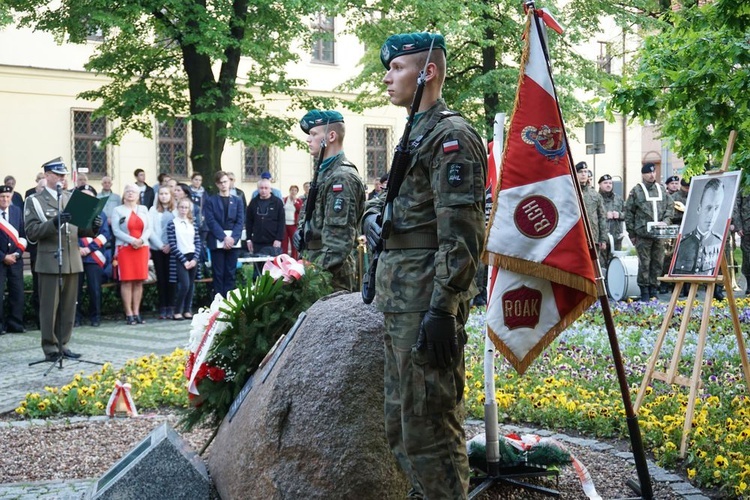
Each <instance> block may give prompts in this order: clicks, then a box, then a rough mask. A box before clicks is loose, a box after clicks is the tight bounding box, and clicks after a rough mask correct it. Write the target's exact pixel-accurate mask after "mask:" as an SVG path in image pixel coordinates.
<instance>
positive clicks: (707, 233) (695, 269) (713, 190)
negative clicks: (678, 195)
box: [669, 171, 741, 277]
mask: <svg viewBox="0 0 750 500" xmlns="http://www.w3.org/2000/svg"><path fill="white" fill-rule="evenodd" d="M740 173H741V172H739V171H736V172H724V173H721V174H712V175H699V176H695V177H693V178H692V179H691V180H690V191H689V192H688V198H687V205H686V207H685V216H684V217H683V218H682V225H681V226H680V233H679V235H678V236H677V247H676V248H675V251H674V255H673V257H672V264H671V265H670V268H669V275H670V276H713V277H716V276H717V275H718V274H719V267H720V262H721V261H720V260H719V258H720V257H721V255H722V254H723V252H724V243H725V242H726V240H727V233H728V232H729V224H730V222H731V219H732V208H733V207H734V202H735V198H736V197H737V190H738V188H739V185H740Z"/></svg>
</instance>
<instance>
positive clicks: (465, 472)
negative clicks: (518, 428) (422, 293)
mask: <svg viewBox="0 0 750 500" xmlns="http://www.w3.org/2000/svg"><path fill="white" fill-rule="evenodd" d="M465 311H466V312H468V304H466V307H465ZM423 315H424V313H385V432H386V437H387V439H388V444H389V445H390V447H391V451H392V452H393V454H394V456H395V457H396V460H397V461H398V463H399V465H400V466H401V468H402V469H403V470H404V472H405V473H406V475H407V477H408V478H409V481H410V482H411V484H412V489H413V494H415V498H418V497H419V495H420V494H421V495H423V497H424V498H426V499H427V500H442V499H446V500H457V499H465V498H467V491H468V487H469V459H468V456H467V455H466V437H465V435H464V430H463V425H462V424H463V416H464V415H463V402H462V399H463V390H464V375H465V374H464V359H463V347H462V348H461V351H460V356H459V360H458V361H457V363H456V365H455V366H454V367H453V368H452V369H446V370H438V369H436V368H431V367H430V366H429V365H428V364H427V357H426V355H425V354H424V352H422V351H418V350H417V349H416V347H415V344H416V342H417V335H418V332H419V325H420V323H421V321H422V316H423ZM463 318H464V320H463V321H460V324H463V322H465V318H466V315H465V314H464V315H463ZM462 340H463V341H462V342H461V345H462V346H463V344H465V338H464V339H462Z"/></svg>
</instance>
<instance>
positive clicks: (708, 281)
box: [634, 131, 750, 458]
mask: <svg viewBox="0 0 750 500" xmlns="http://www.w3.org/2000/svg"><path fill="white" fill-rule="evenodd" d="M735 139H736V132H735V131H732V133H731V134H730V136H729V144H728V145H727V151H726V152H725V154H724V162H723V163H722V168H721V169H719V170H717V171H715V172H709V173H710V174H719V173H723V172H726V169H727V166H728V165H729V157H730V156H731V151H732V148H733V146H734V141H735ZM725 244H726V243H725ZM719 263H720V265H721V273H722V274H721V275H719V276H717V277H715V278H714V277H709V276H678V277H670V276H664V277H662V278H659V281H662V282H665V283H674V284H675V287H674V291H673V292H672V298H671V299H670V301H669V306H668V307H667V311H666V314H665V316H664V321H663V322H662V325H661V331H660V333H659V337H658V338H657V339H656V345H655V346H654V354H653V355H652V356H651V358H650V360H649V363H648V367H647V368H646V373H645V374H644V376H643V382H642V383H641V388H640V389H639V391H638V397H637V398H636V400H635V405H634V409H635V411H636V413H637V412H638V409H639V408H640V407H641V403H642V402H643V397H644V396H645V394H646V388H647V387H648V385H649V384H650V383H651V381H652V380H661V381H663V382H666V383H667V384H677V385H680V386H683V387H689V388H690V397H689V399H688V406H687V410H686V411H685V425H684V427H683V429H682V442H681V444H680V458H685V454H686V452H687V438H688V434H689V433H690V429H691V427H692V423H693V414H694V412H695V400H696V398H697V396H698V388H699V387H700V385H701V381H700V378H701V368H702V363H703V350H704V348H705V347H706V334H707V331H708V321H709V318H710V317H711V301H712V299H713V296H714V289H715V288H716V284H717V283H723V284H724V290H725V292H726V294H727V302H728V303H729V310H730V312H731V315H732V324H733V325H734V335H735V337H737V347H738V349H739V352H740V359H741V364H742V371H743V373H744V375H745V383H746V384H747V389H748V392H750V363H749V362H748V357H747V352H746V351H745V342H744V340H743V338H742V331H741V330H740V320H739V316H738V315H737V304H736V303H735V300H734V290H733V289H732V282H731V278H730V275H729V272H728V271H729V270H728V268H727V263H726V261H725V259H724V253H723V252H722V253H721V254H720V255H719ZM686 284H690V291H689V292H688V297H687V304H686V305H685V310H684V311H683V313H682V321H681V322H680V329H679V331H678V333H677V341H676V343H675V349H674V352H673V353H672V360H671V362H670V364H669V370H668V371H667V372H666V373H664V372H657V371H655V367H656V362H657V361H658V359H659V352H660V351H661V348H662V345H663V344H664V339H665V338H666V335H667V330H668V329H669V323H670V321H671V320H672V317H673V316H674V312H675V307H676V305H677V300H678V299H679V297H680V291H681V290H682V287H683V285H686ZM700 285H706V297H705V299H704V300H703V315H702V316H701V325H700V330H699V331H698V346H697V349H696V351H695V361H694V363H693V373H692V375H691V376H690V378H687V377H684V376H682V375H679V374H678V373H677V365H678V363H679V361H680V356H681V354H682V346H683V344H684V341H685V333H686V332H687V327H688V324H689V323H690V316H691V312H692V310H693V302H694V301H695V297H696V295H697V293H698V287H699V286H700Z"/></svg>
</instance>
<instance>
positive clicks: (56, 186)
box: [55, 182, 63, 193]
mask: <svg viewBox="0 0 750 500" xmlns="http://www.w3.org/2000/svg"><path fill="white" fill-rule="evenodd" d="M55 188H56V189H57V192H58V193H60V192H62V188H63V183H62V182H58V183H57V184H55Z"/></svg>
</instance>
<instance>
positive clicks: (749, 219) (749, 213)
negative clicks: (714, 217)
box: [732, 187, 750, 235]
mask: <svg viewBox="0 0 750 500" xmlns="http://www.w3.org/2000/svg"><path fill="white" fill-rule="evenodd" d="M732 224H734V230H735V231H740V230H742V232H743V233H744V234H746V235H750V192H747V193H746V192H743V190H742V187H740V192H739V193H737V202H736V203H735V204H734V213H733V214H732Z"/></svg>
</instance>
